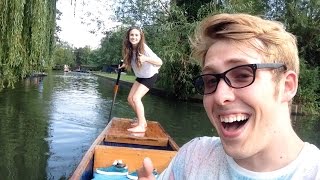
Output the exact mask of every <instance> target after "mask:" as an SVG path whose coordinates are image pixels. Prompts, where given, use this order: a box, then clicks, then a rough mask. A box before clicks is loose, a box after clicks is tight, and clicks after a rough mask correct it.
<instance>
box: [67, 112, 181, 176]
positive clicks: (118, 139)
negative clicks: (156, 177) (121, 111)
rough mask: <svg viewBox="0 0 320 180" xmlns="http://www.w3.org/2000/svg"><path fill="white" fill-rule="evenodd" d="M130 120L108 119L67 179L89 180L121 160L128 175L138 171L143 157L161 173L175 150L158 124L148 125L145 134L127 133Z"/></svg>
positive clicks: (173, 143) (175, 145)
mask: <svg viewBox="0 0 320 180" xmlns="http://www.w3.org/2000/svg"><path fill="white" fill-rule="evenodd" d="M131 122H132V120H131V119H126V118H116V117H115V118H112V120H111V121H110V122H109V124H108V125H107V127H106V128H105V129H104V130H103V131H102V133H101V134H100V135H99V136H98V137H97V139H96V140H95V141H94V142H93V144H92V145H91V147H90V148H89V150H88V151H87V152H86V153H85V155H84V156H83V158H82V160H81V161H80V164H79V165H78V167H77V168H76V170H75V171H74V173H73V175H72V176H71V178H70V179H72V180H79V179H80V180H87V179H92V178H93V177H94V174H95V170H96V169H97V168H101V167H108V166H110V165H112V163H113V161H114V160H119V159H120V160H122V161H123V162H124V163H125V164H126V165H127V166H128V170H129V172H132V171H135V170H136V169H138V168H140V167H141V165H142V161H143V159H144V158H145V157H149V158H151V160H152V162H153V163H154V167H155V168H156V169H157V171H158V172H159V173H161V172H162V171H163V170H164V169H165V168H166V167H167V166H168V164H169V163H170V161H171V159H172V158H173V157H174V156H175V154H176V153H177V151H178V150H179V146H178V145H177V144H176V143H175V142H174V141H173V139H172V138H171V137H170V136H169V135H168V134H167V133H166V132H165V130H164V129H163V128H162V126H161V125H160V123H158V122H156V121H148V127H147V131H146V132H145V133H130V132H129V131H127V129H128V128H130V124H131Z"/></svg>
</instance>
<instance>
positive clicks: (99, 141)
mask: <svg viewBox="0 0 320 180" xmlns="http://www.w3.org/2000/svg"><path fill="white" fill-rule="evenodd" d="M116 119H120V120H121V119H125V118H117V117H113V118H112V119H111V120H110V121H109V122H108V124H107V126H106V127H105V128H104V129H103V131H102V132H101V133H100V134H99V135H98V137H97V138H96V139H95V141H94V142H93V143H92V145H91V146H90V148H89V149H88V150H87V151H86V153H85V154H84V156H83V157H82V159H81V161H80V163H79V164H78V166H77V168H76V169H75V171H74V172H73V174H72V176H71V178H70V179H71V180H73V179H75V180H78V179H81V177H82V175H83V172H85V170H86V168H87V167H88V164H89V163H90V162H91V161H92V159H93V158H94V151H95V148H96V146H97V145H104V143H103V141H104V140H105V137H106V134H107V132H108V130H109V128H111V126H112V121H113V120H116ZM153 122H155V123H157V124H158V127H160V128H161V129H162V130H163V131H164V128H163V127H162V125H161V124H160V123H159V122H157V121H153ZM164 132H165V133H166V135H167V137H168V145H169V146H170V147H171V148H172V151H178V150H179V146H178V145H177V144H176V142H175V141H174V140H173V138H172V137H171V136H170V135H169V134H168V133H167V132H166V131H164ZM115 147H116V146H115Z"/></svg>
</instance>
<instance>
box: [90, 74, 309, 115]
mask: <svg viewBox="0 0 320 180" xmlns="http://www.w3.org/2000/svg"><path fill="white" fill-rule="evenodd" d="M92 74H94V75H96V76H100V77H104V78H107V79H110V80H112V81H115V80H116V77H117V74H115V73H113V74H112V73H104V72H98V71H95V72H92ZM119 81H120V83H119V86H126V87H128V88H131V86H132V84H133V82H134V81H135V77H134V76H130V75H126V74H123V75H121V76H120V80H119ZM150 93H151V94H152V95H155V96H160V97H166V98H175V97H174V96H173V95H172V94H170V93H169V92H167V91H165V90H163V89H160V88H157V87H154V88H152V89H150ZM188 101H189V102H196V103H202V96H201V95H195V96H193V97H190V98H189V99H188ZM291 114H292V115H305V112H304V110H303V108H302V106H300V105H296V104H293V105H292V106H291Z"/></svg>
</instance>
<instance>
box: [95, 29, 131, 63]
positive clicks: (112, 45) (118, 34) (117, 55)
mask: <svg viewBox="0 0 320 180" xmlns="http://www.w3.org/2000/svg"><path fill="white" fill-rule="evenodd" d="M126 30H127V29H126V28H122V27H120V28H116V29H114V31H109V32H107V33H106V36H105V37H104V38H103V39H102V41H101V48H100V49H99V50H98V52H97V57H98V59H97V61H98V62H99V63H100V64H108V65H111V64H118V63H119V61H120V60H121V59H122V53H121V51H122V41H123V37H124V35H125V32H126Z"/></svg>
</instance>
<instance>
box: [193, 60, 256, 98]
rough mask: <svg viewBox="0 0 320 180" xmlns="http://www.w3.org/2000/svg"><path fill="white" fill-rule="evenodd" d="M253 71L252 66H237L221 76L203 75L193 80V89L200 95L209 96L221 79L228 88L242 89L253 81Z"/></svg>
mask: <svg viewBox="0 0 320 180" xmlns="http://www.w3.org/2000/svg"><path fill="white" fill-rule="evenodd" d="M254 71H255V70H254V69H253V67H252V66H249V65H245V66H238V67H235V68H232V69H230V70H228V71H226V72H224V73H222V74H204V75H201V76H199V77H198V78H197V79H196V80H195V87H196V89H197V91H198V92H199V93H200V94H210V93H213V92H215V91H216V89H217V86H218V83H219V81H220V79H221V78H222V79H223V80H224V81H225V82H226V83H227V84H228V85H229V86H230V87H233V88H243V87H246V86H249V85H250V84H252V82H253V81H254V78H255V77H254Z"/></svg>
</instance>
